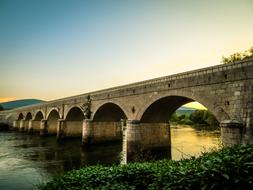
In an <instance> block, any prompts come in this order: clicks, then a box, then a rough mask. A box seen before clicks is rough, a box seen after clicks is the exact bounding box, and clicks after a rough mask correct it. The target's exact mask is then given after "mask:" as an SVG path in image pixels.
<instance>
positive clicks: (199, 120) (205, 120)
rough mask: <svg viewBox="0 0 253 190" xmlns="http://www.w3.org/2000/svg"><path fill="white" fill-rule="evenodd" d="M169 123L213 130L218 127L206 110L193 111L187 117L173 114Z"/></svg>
mask: <svg viewBox="0 0 253 190" xmlns="http://www.w3.org/2000/svg"><path fill="white" fill-rule="evenodd" d="M170 122H172V123H174V124H185V125H192V126H196V127H203V126H207V127H212V128H213V129H216V128H218V127H219V122H218V120H217V119H216V118H215V116H214V115H213V114H212V113H211V112H210V111H208V110H195V111H194V112H192V113H191V114H189V115H186V114H182V115H178V114H177V113H174V114H173V115H172V116H171V118H170Z"/></svg>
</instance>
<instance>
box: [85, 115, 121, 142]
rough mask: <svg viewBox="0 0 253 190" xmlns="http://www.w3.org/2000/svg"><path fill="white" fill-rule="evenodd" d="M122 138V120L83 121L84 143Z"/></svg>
mask: <svg viewBox="0 0 253 190" xmlns="http://www.w3.org/2000/svg"><path fill="white" fill-rule="evenodd" d="M121 139H122V132H121V122H93V121H92V120H89V119H85V120H84V122H83V134H82V142H83V145H89V144H98V143H104V142H112V141H120V140H121Z"/></svg>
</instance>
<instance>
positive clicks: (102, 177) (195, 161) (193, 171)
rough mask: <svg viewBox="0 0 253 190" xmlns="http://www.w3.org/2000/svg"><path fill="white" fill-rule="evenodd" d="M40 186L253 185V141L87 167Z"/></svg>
mask: <svg viewBox="0 0 253 190" xmlns="http://www.w3.org/2000/svg"><path fill="white" fill-rule="evenodd" d="M38 189H40V190H56V189H57V190H74V189H75V190H77V189H131V190H134V189H140V190H142V189H143V190H144V189H151V190H155V189H157V190H158V189H194V190H198V189H200V190H205V189H253V145H237V146H234V147H231V148H224V149H221V150H219V151H214V152H211V153H203V154H202V155H201V156H200V157H198V158H195V157H192V158H190V159H184V160H180V161H172V160H161V161H154V162H146V163H131V164H128V165H114V166H111V167H108V166H107V167H105V166H101V165H97V166H92V167H86V168H82V169H79V170H73V171H71V172H68V173H66V174H64V175H59V176H55V177H54V179H53V180H52V181H50V182H48V183H47V184H41V185H39V186H38Z"/></svg>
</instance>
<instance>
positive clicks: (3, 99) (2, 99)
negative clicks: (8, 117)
mask: <svg viewBox="0 0 253 190" xmlns="http://www.w3.org/2000/svg"><path fill="white" fill-rule="evenodd" d="M15 99H16V98H8V97H7V98H0V103H2V102H9V101H13V100H15Z"/></svg>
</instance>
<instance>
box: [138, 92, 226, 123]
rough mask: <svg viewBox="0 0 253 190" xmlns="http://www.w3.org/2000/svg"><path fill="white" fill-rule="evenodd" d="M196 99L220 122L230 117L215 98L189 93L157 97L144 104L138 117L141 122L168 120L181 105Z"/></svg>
mask: <svg viewBox="0 0 253 190" xmlns="http://www.w3.org/2000/svg"><path fill="white" fill-rule="evenodd" d="M194 101H196V102H199V103H200V104H202V105H204V106H205V107H206V108H207V109H208V110H209V111H210V112H211V113H212V114H213V115H214V116H215V117H216V119H217V120H218V121H219V122H221V121H223V120H227V119H229V118H230V117H229V115H228V114H227V113H226V112H225V111H224V109H223V108H222V107H220V106H218V105H215V101H214V100H210V99H208V98H207V97H202V98H201V97H195V96H192V95H191V96H190V95H188V94H187V93H183V95H174V94H173V95H170V94H169V95H163V96H159V97H156V98H155V99H152V100H150V101H149V102H148V103H147V104H146V105H144V106H143V108H142V110H141V111H140V112H139V113H138V116H137V118H138V119H139V120H140V121H141V122H168V121H169V118H170V116H171V115H172V114H173V113H174V112H175V111H176V110H177V109H178V108H179V107H181V106H182V105H184V104H186V103H190V102H194Z"/></svg>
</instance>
